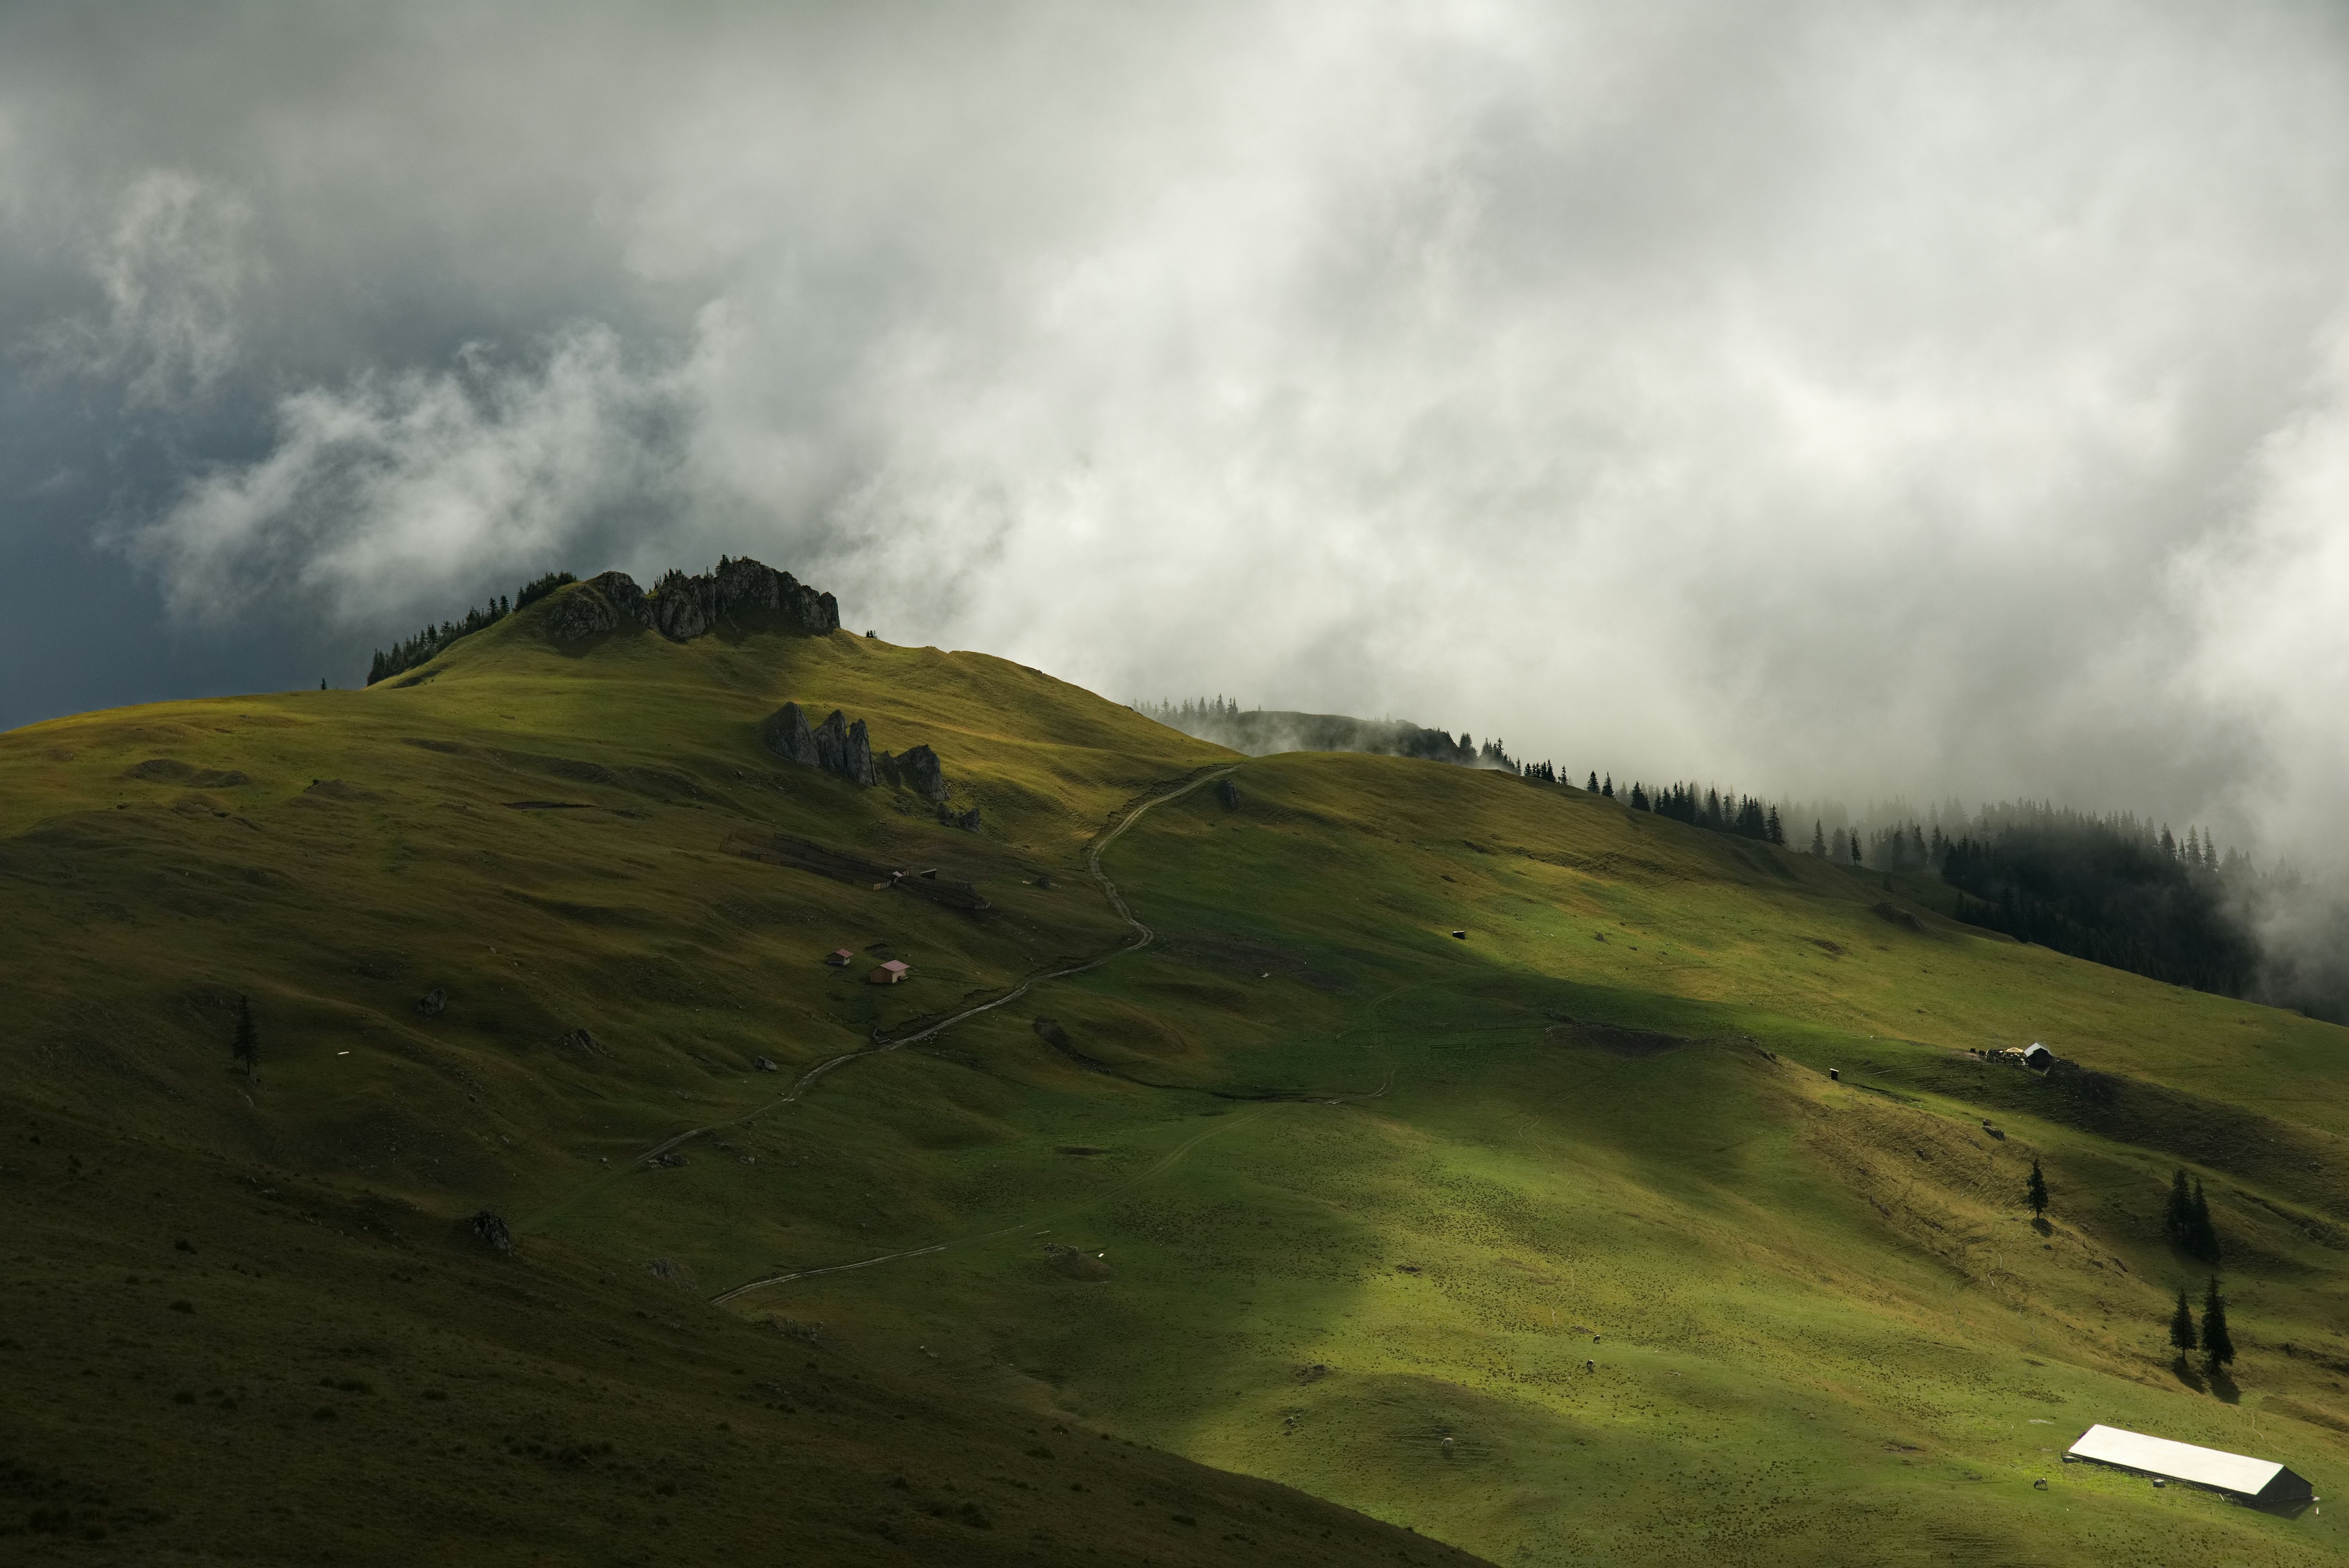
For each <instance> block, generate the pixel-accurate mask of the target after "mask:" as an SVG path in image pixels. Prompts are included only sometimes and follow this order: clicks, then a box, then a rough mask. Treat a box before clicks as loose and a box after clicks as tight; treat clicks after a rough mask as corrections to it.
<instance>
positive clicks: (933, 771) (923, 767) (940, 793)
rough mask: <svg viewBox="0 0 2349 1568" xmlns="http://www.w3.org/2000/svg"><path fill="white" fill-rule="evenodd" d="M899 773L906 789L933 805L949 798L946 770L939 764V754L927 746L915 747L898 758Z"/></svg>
mask: <svg viewBox="0 0 2349 1568" xmlns="http://www.w3.org/2000/svg"><path fill="white" fill-rule="evenodd" d="M897 775H898V777H899V778H901V779H904V780H905V788H906V789H911V790H912V791H913V792H914V793H915V794H916V795H919V796H920V797H921V798H922V799H925V800H927V801H929V802H930V803H931V804H933V805H936V803H937V802H939V801H941V800H944V799H946V798H947V777H946V772H945V770H944V769H941V768H939V766H938V754H937V753H936V752H935V751H933V750H931V749H930V748H928V747H926V746H916V747H913V748H909V749H908V750H907V751H906V752H905V755H904V756H903V757H900V758H897Z"/></svg>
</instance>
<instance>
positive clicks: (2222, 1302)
mask: <svg viewBox="0 0 2349 1568" xmlns="http://www.w3.org/2000/svg"><path fill="white" fill-rule="evenodd" d="M2202 1359H2203V1360H2204V1361H2205V1362H2206V1363H2208V1364H2209V1368H2210V1370H2211V1371H2212V1372H2214V1373H2215V1372H2217V1371H2218V1370H2219V1368H2220V1367H2224V1366H2226V1365H2228V1364H2229V1363H2230V1362H2231V1361H2233V1360H2234V1359H2235V1342H2234V1340H2232V1339H2231V1338H2230V1337H2228V1335H2227V1298H2226V1297H2225V1296H2223V1295H2220V1294H2219V1276H2218V1275H2217V1274H2212V1275H2211V1276H2210V1288H2209V1290H2208V1291H2207V1292H2205V1293H2204V1294H2203V1296H2202Z"/></svg>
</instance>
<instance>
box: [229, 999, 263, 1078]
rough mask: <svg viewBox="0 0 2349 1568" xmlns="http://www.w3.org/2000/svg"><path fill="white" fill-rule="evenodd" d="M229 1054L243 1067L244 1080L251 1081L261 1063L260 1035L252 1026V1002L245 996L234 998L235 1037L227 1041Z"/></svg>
mask: <svg viewBox="0 0 2349 1568" xmlns="http://www.w3.org/2000/svg"><path fill="white" fill-rule="evenodd" d="M228 1050H229V1055H230V1056H232V1057H235V1058H236V1062H237V1065H238V1066H240V1067H242V1068H244V1079H245V1082H247V1083H251V1082H252V1081H253V1078H254V1072H255V1070H256V1069H257V1068H259V1066H260V1064H261V1036H260V1034H259V1033H258V1032H257V1031H256V1030H255V1029H254V1026H253V1002H252V999H251V998H249V997H245V996H239V997H238V998H237V999H236V1037H235V1038H233V1039H232V1040H231V1041H230V1042H229V1047H228Z"/></svg>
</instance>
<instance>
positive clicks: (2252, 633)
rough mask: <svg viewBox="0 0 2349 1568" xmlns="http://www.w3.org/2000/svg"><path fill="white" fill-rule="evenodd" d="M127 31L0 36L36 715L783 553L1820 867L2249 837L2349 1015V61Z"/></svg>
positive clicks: (913, 603) (1550, 25) (2210, 11)
mask: <svg viewBox="0 0 2349 1568" xmlns="http://www.w3.org/2000/svg"><path fill="white" fill-rule="evenodd" d="M107 16H108V20H107V22H105V23H104V24H102V25H101V24H100V23H98V22H97V21H96V20H94V19H93V17H92V16H91V15H88V14H87V13H78V12H76V11H74V10H73V9H72V8H57V7H47V8H45V7H16V8H12V9H10V10H9V11H8V12H7V13H6V14H5V15H0V220H5V221H0V344H5V346H6V347H7V352H6V353H5V354H0V410H5V418H0V571H5V573H6V574H7V577H8V581H9V582H10V583H11V584H12V587H13V588H14V590H15V593H14V595H13V597H12V610H11V614H9V615H8V616H7V617H5V618H0V663H4V664H5V668H6V669H7V670H8V671H9V675H8V677H7V679H6V680H5V682H0V726H12V727H13V726H16V725H22V724H26V723H30V722H33V721H36V720H38V719H42V718H46V717H57V716H59V715H63V714H68V713H73V712H77V711H81V710H84V709H88V708H95V707H109V706H115V705H121V704H128V703H134V702H143V701H150V700H156V699H159V698H163V697H170V696H191V695H201V694H215V693H227V692H235V691H250V690H256V689H281V690H282V689H292V688H297V687H299V688H315V686H316V685H317V684H318V682H319V681H321V680H326V681H327V682H328V683H329V684H333V685H337V686H342V685H352V686H356V685H358V684H361V683H362V682H363V681H364V680H365V678H366V676H367V674H368V672H369V655H370V653H371V652H372V651H375V650H382V649H386V648H391V647H394V645H406V648H407V651H406V653H405V654H396V655H395V657H409V656H414V655H417V654H418V653H419V647H420V645H418V644H416V642H415V641H414V639H415V634H416V633H415V629H416V628H417V627H418V626H419V624H429V625H430V626H432V627H433V628H434V629H435V637H436V638H437V637H438V635H439V629H440V627H441V626H442V624H444V623H443V618H444V617H446V616H447V615H448V614H449V613H450V606H452V605H458V604H479V603H482V602H483V601H484V600H485V599H492V598H494V597H495V596H496V595H498V594H500V593H508V594H510V593H511V592H512V586H513V584H515V583H519V582H524V581H528V580H530V579H532V578H533V577H535V576H537V575H538V574H540V573H544V572H547V571H549V570H551V569H554V568H563V569H567V570H570V571H574V572H576V573H582V574H587V573H595V572H597V571H601V570H604V569H606V568H617V569H621V570H626V571H628V572H631V573H635V574H636V575H637V576H638V577H639V578H642V579H644V580H646V581H651V580H653V579H654V578H655V577H657V574H658V573H659V572H661V571H662V570H664V569H665V568H666V567H667V566H668V565H670V564H671V563H673V562H678V561H687V560H691V561H709V560H713V559H716V558H717V557H718V556H719V555H720V554H724V553H735V554H740V553H749V554H752V555H755V556H757V557H758V558H759V559H761V560H765V561H769V562H775V563H776V564H778V565H779V566H781V567H783V568H786V569H789V570H792V571H793V572H795V573H798V574H799V575H800V576H802V578H804V579H806V580H809V581H820V582H823V583H825V584H826V585H827V586H828V587H829V588H830V589H832V590H833V592H835V593H838V594H839V596H840V600H841V603H843V605H844V606H847V607H848V608H847V611H846V613H847V614H849V615H850V616H851V617H852V618H853V619H854V621H855V623H856V624H857V627H858V629H859V630H863V629H865V628H867V627H870V628H873V629H875V630H877V631H878V632H879V633H880V634H882V635H883V636H885V637H888V638H891V639H894V640H896V641H899V642H903V643H912V644H932V645H938V646H941V647H948V648H953V647H968V648H979V649H986V650H988V651H991V652H995V653H998V654H1000V655H1004V656H1006V657H1009V658H1013V659H1016V660H1018V661H1019V662H1021V663H1024V664H1028V665H1033V666H1035V667H1037V668H1040V669H1049V670H1051V671H1053V672H1054V673H1055V674H1057V675H1059V676H1062V677H1063V678H1066V679H1069V680H1071V681H1074V682H1077V683H1078V684H1081V685H1083V686H1087V687H1089V688H1090V689H1092V690H1096V691H1102V692H1134V691H1145V690H1149V689H1151V688H1153V687H1154V686H1158V685H1160V684H1161V683H1165V682H1169V681H1177V682H1179V683H1180V684H1181V685H1182V686H1190V687H1201V688H1209V689H1213V688H1216V687H1221V688H1223V689H1226V690H1232V689H1241V688H1246V689H1250V690H1257V691H1273V690H1277V691H1278V692H1279V693H1281V694H1282V695H1283V698H1284V700H1285V701H1288V702H1290V703H1293V704H1294V706H1295V707H1296V708H1297V709H1298V710H1299V711H1306V712H1319V713H1325V714H1371V713H1389V714H1392V713H1413V714H1419V715H1423V716H1432V715H1443V716H1445V721H1446V722H1447V723H1450V724H1453V725H1455V726H1460V727H1464V728H1466V729H1469V730H1472V731H1474V732H1475V736H1476V737H1477V738H1478V739H1477V742H1476V745H1477V747H1478V749H1479V753H1480V756H1481V755H1482V748H1484V746H1485V744H1486V743H1487V739H1488V738H1491V737H1494V736H1504V737H1506V749H1507V750H1508V752H1509V753H1510V754H1511V755H1512V756H1516V757H1524V758H1541V759H1544V760H1550V759H1555V766H1556V767H1557V769H1558V770H1559V774H1560V777H1561V779H1564V778H1567V777H1569V776H1571V777H1572V778H1573V779H1575V780H1576V781H1577V782H1579V781H1581V780H1582V779H1583V778H1584V776H1585V775H1587V774H1588V772H1589V771H1590V770H1591V767H1590V765H1591V764H1592V763H1593V762H1597V763H1599V764H1600V767H1599V772H1600V773H1601V775H1602V776H1603V775H1604V773H1605V771H1606V769H1605V767H1604V761H1605V759H1607V758H1617V759H1621V760H1623V761H1624V762H1626V764H1627V765H1631V766H1634V767H1635V768H1636V769H1638V770H1640V771H1647V770H1649V769H1651V763H1650V762H1649V761H1647V760H1645V759H1657V761H1656V762H1655V763H1654V764H1653V765H1652V766H1654V767H1655V768H1657V769H1664V768H1669V769H1670V770H1671V774H1672V776H1674V777H1681V778H1686V779H1721V780H1744V781H1745V782H1744V783H1743V784H1742V785H1741V786H1740V787H1739V788H1740V789H1745V790H1754V789H1759V790H1761V791H1762V792H1763V793H1764V795H1766V796H1767V797H1768V803H1769V804H1775V805H1776V806H1777V807H1778V808H1779V809H1780V811H1781V815H1782V817H1784V818H1785V820H1786V821H1787V822H1788V823H1790V824H1792V825H1791V826H1789V827H1787V829H1786V830H1787V832H1788V833H1789V835H1790V837H1795V838H1800V837H1801V836H1802V832H1803V830H1804V827H1805V825H1806V824H1807V823H1809V822H1812V821H1818V822H1821V823H1823V824H1825V826H1826V829H1827V830H1829V831H1832V830H1833V829H1835V828H1836V827H1838V826H1842V827H1846V828H1850V827H1853V826H1857V827H1859V828H1860V829H1862V830H1864V831H1868V832H1875V831H1878V830H1883V829H1886V828H1889V826H1890V825H1891V824H1892V823H1893V822H1895V821H1913V822H1915V823H1917V824H1920V825H1922V826H1924V827H1925V828H1926V830H1927V831H1928V835H1929V837H1930V830H1931V828H1932V826H1933V824H1934V821H1935V820H1936V810H1938V811H1939V820H1940V825H1941V827H1942V830H1943V831H1944V833H1945V835H1946V834H1949V833H1951V832H1955V831H1957V830H1958V829H1959V828H1960V817H1961V813H1959V812H1957V811H1955V810H1951V809H1950V808H1949V807H1948V806H1947V805H1946V802H1947V801H1948V800H1949V799H1951V798H1952V797H1955V798H1961V799H1964V800H1966V801H1971V802H1977V803H1978V802H1983V801H2000V800H2007V801H2042V802H2050V803H2053V804H2054V806H2056V807H2059V808H2064V809H2068V810H2079V811H2085V812H2090V813H2101V812H2105V811H2107V810H2126V811H2131V812H2134V813H2136V814H2137V816H2138V817H2140V818H2147V819H2150V820H2153V821H2154V822H2155V823H2157V824H2158V823H2160V822H2163V821H2167V822H2169V823H2171V824H2173V825H2176V824H2189V823H2190V824H2196V825H2199V831H2200V834H2201V836H2202V838H2203V839H2207V838H2208V836H2209V834H2210V832H2211V831H2213V830H2215V831H2216V832H2217V834H2218V836H2219V838H2220V841H2221V842H2222V843H2224V844H2227V845H2230V846H2239V847H2240V849H2241V850H2242V851H2244V852H2245V853H2248V854H2250V855H2251V856H2252V857H2253V859H2254V860H2255V861H2256V862H2257V864H2258V865H2259V866H2261V868H2264V870H2263V872H2262V876H2261V881H2260V886H2261V890H2262V891H2261V893H2260V895H2259V896H2258V897H2256V898H2253V899H2251V900H2249V901H2248V903H2246V904H2245V907H2244V911H2243V913H2242V914H2241V916H2240V918H2241V919H2242V920H2244V921H2246V922H2248V923H2250V924H2251V926H2252V927H2253V928H2254V929H2255V930H2256V932H2257V934H2258V940H2259V944H2260V951H2261V954H2263V958H2262V961H2261V973H2262V974H2265V975H2270V976H2283V975H2290V976H2292V977H2293V978H2292V981H2291V984H2290V986H2289V987H2287V988H2288V989H2292V991H2293V992H2294V994H2299V993H2301V992H2309V991H2323V990H2326V989H2327V988H2328V987H2331V986H2333V984H2334V983H2333V981H2332V980H2331V979H2328V978H2326V977H2327V976H2331V975H2337V974H2339V972H2340V971H2341V968H2342V964H2343V960H2342V958H2341V956H2340V955H2341V954H2342V952H2343V943H2342V940H2341V938H2342V935H2343V933H2344V929H2349V919H2344V915H2343V913H2341V912H2342V908H2343V896H2342V894H2343V890H2344V889H2349V848H2344V841H2343V840H2342V838H2341V835H2340V832H2339V824H2340V823H2341V822H2342V821H2343V820H2349V705H2344V704H2343V703H2342V702H2341V701H2340V700H2339V694H2340V691H2341V690H2342V688H2343V686H2344V680H2349V614H2344V613H2343V610H2344V603H2349V531H2344V530H2343V529H2342V528H2341V527H2340V526H2339V524H2338V521H2337V520H2338V519H2339V518H2340V517H2341V516H2342V515H2343V514H2344V506H2349V332H2344V325H2343V324H2344V322H2349V288H2345V287H2344V283H2343V280H2342V276H2341V271H2340V267H2339V257H2340V256H2341V255H2342V254H2344V253H2349V203H2344V201H2341V200H2340V197H2339V192H2340V191H2343V190H2344V189H2349V37H2344V33H2343V29H2342V25H2341V21H2340V18H2339V17H2338V16H2337V15H2334V14H2333V13H2332V12H2330V11H2328V10H2326V9H2324V8H2322V7H2306V6H2297V7H2295V6H2278V5H2245V6H2227V7H2210V6H2199V7H2194V6H2168V7H2161V6H2157V7H2154V8H2152V9H2150V10H2143V9H2140V10H2133V11H2127V12H2122V11H2116V10H2112V9H2108V8H2099V7H2095V6H2085V7H2060V8H2054V9H2047V8H2039V9H2020V10H2008V11H1984V10H1983V9H1982V8H1981V7H1979V6H1970V5H1925V6H1921V7H1899V8H1889V9H1888V8H1884V7H1870V6H1856V5H1826V6H1821V7H1815V8H1810V9H1806V10H1805V11H1804V12H1802V13H1801V14H1799V15H1781V14H1775V13H1764V12H1759V11H1756V10H1754V8H1752V7H1748V6H1740V5H1723V4H1710V3H1696V4H1689V5H1668V6H1663V7H1646V8H1634V9H1630V10H1627V9H1625V8H1623V7H1620V6H1609V5H1582V4H1568V5H1530V4H1516V3H1514V0H1505V3H1503V4H1498V5H1478V6H1433V7H1406V8H1401V9H1386V10H1374V11H1370V12H1365V11H1364V10H1363V9H1362V8H1361V7H1359V6H1354V5H1337V4H1316V3H1309V4H1304V5H1291V6H1285V7H1280V8H1277V9H1275V8H1267V7H1262V6H1258V5H1247V4H1222V3H1211V4H1206V5H1195V6H1185V7H1181V8H1177V9H1174V10H1171V11H1169V10H1159V11H1154V12H1113V11H1083V10H1081V9H1080V10H1071V9H1070V8H1068V7H1064V6H1061V5H1053V4H1049V3H1038V4H1027V3H1019V4H1012V5H1005V6H999V7H994V8H990V9H989V10H988V11H987V12H986V13H984V14H982V13H977V12H969V11H962V10H957V9H956V8H953V7H941V6H936V5H923V4H918V3H908V4H904V5H880V6H874V7H862V8H854V9H842V8H839V7H810V6H803V5H761V6H751V5H732V4H719V5H709V6H702V7H697V8H695V9H694V10H693V11H692V12H691V13H690V15H673V14H668V13H664V12H661V11H659V10H658V9H657V8H628V7H622V8H618V9H616V10H612V11H608V12H602V13H598V14H597V17H596V20H595V24H594V25H593V26H584V25H581V24H580V23H579V20H578V18H577V17H576V15H574V13H573V12H572V11H571V10H570V9H568V8H558V7H553V6H548V5H540V4H522V5H511V6H505V7H501V8H499V9H498V10H497V11H495V12H494V13H482V14H479V15H469V16H467V17H466V18H465V20H464V21H463V23H462V24H461V25H459V24H457V23H455V22H453V21H450V20H449V19H448V17H447V16H445V15H442V14H441V13H440V12H438V11H436V10H435V9H434V8H432V7H429V6H427V7H421V8H415V7H384V8H377V9H374V10H370V11H366V12H363V13H349V14H346V13H343V12H339V11H336V12H327V11H318V10H307V9H301V8H272V7H254V8H223V7H214V6H180V5H171V6H166V5H141V4H135V3H134V4H130V5H119V6H113V7H109V9H108V12H107ZM1453 733H1454V735H1455V736H1456V734H1457V731H1454V732H1453ZM1456 744H1457V743H1456V740H1455V741H1454V745H1455V747H1456ZM1569 753H1572V754H1574V755H1575V758H1576V761H1575V762H1574V765H1573V766H1572V767H1571V768H1569V767H1568V760H1567V759H1568V754H1569ZM1635 759H1637V760H1635ZM1602 781H1603V779H1602ZM1838 800H1841V801H1847V802H1861V801H1871V800H1872V801H1880V802H1895V801H1899V800H1912V801H1923V800H1938V801H1942V802H1945V804H1944V805H1943V806H1942V807H1940V808H1938V809H1935V810H1913V809H1904V808H1899V807H1895V806H1891V805H1884V806H1860V805H1857V804H1855V805H1853V806H1851V807H1850V808H1849V809H1848V810H1839V809H1838V808H1837V806H1836V805H1835V804H1834V803H1835V802H1836V801H1838ZM1805 802H1812V804H1806V803H1805ZM2280 866H2289V867H2290V868H2292V869H2291V870H2290V871H2288V872H2285V871H2279V870H2277V868H2278V867H2280ZM2238 880H2240V879H2238ZM2230 885H2232V884H2230ZM2016 896H2018V897H2020V896H2022V895H2021V894H2020V893H2017V895H2016ZM2276 983H2277V984H2282V981H2281V980H2279V981H2277V982H2276Z"/></svg>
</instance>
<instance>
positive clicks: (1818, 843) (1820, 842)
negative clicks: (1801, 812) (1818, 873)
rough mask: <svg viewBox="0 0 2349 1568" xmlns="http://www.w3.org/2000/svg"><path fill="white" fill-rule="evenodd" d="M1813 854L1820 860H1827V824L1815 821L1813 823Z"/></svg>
mask: <svg viewBox="0 0 2349 1568" xmlns="http://www.w3.org/2000/svg"><path fill="white" fill-rule="evenodd" d="M1811 853H1812V854H1814V855H1816V856H1817V857H1818V858H1819V859H1820V860H1826V858H1827V833H1826V823H1825V822H1821V821H1816V820H1814V821H1813V822H1812V823H1811Z"/></svg>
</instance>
